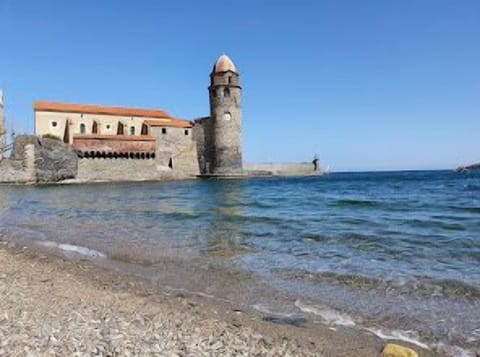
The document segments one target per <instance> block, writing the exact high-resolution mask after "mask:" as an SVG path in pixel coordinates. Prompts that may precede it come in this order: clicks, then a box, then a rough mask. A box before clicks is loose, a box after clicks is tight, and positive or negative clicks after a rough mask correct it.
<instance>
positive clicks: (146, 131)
mask: <svg viewBox="0 0 480 357" xmlns="http://www.w3.org/2000/svg"><path fill="white" fill-rule="evenodd" d="M142 135H148V125H147V124H142Z"/></svg>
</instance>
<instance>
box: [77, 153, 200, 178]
mask: <svg viewBox="0 0 480 357" xmlns="http://www.w3.org/2000/svg"><path fill="white" fill-rule="evenodd" d="M189 177H191V175H188V174H186V173H183V172H181V171H179V170H171V169H170V168H169V167H168V166H164V165H160V164H159V163H158V162H157V160H154V159H150V160H137V159H123V158H119V159H102V158H99V159H79V160H78V175H77V177H76V180H77V181H80V182H85V181H155V180H173V179H186V178H189Z"/></svg>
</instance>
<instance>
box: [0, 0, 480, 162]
mask: <svg viewBox="0 0 480 357" xmlns="http://www.w3.org/2000/svg"><path fill="white" fill-rule="evenodd" d="M0 33H1V42H0V87H2V88H3V89H4V91H5V96H6V105H7V108H6V114H7V115H8V118H9V119H10V120H11V119H13V120H14V121H15V126H16V128H17V131H18V132H32V130H33V113H32V101H33V100H35V99H49V100H60V101H69V102H80V103H95V104H112V105H125V106H139V107H157V108H162V109H165V110H167V111H168V112H170V113H172V114H174V115H177V116H180V117H183V118H186V119H192V118H195V117H199V116H204V115H208V111H209V107H208V93H207V86H208V82H209V76H208V75H209V72H210V70H211V68H212V65H213V63H214V61H215V60H216V58H217V57H218V56H219V55H220V54H221V53H222V52H226V53H227V54H228V55H229V56H230V57H231V58H232V59H233V61H234V62H235V64H236V66H237V68H238V69H239V70H240V72H241V80H242V85H243V88H244V92H243V120H244V121H243V123H244V126H243V127H244V156H245V160H246V161H302V160H311V159H312V157H313V154H315V153H318V155H319V156H320V158H321V160H322V162H323V163H325V164H327V165H330V166H331V168H332V169H335V170H362V169H363V170H369V169H408V168H412V169H419V168H427V169H428V168H450V167H454V166H456V165H457V164H460V163H468V162H475V161H480V1H478V0H472V1H459V0H449V1H447V0H417V1H409V0H388V1H386V0H378V1H369V0H362V1H359V0H351V1H347V0H332V1H321V0H311V1H302V0H300V1H299V0H297V1H293V0H291V1H280V0H276V1H273V0H263V1H262V0H257V1H254V0H251V1H245V0H242V1H193V0H192V1H180V0H178V1H177V0H176V1H154V0H151V1H143V0H138V1H133V0H132V1H118V0H95V1H94V0H82V1H59V0H58V1H53V0H42V1H37V0H35V1H34V0H31V1H23V0H0Z"/></svg>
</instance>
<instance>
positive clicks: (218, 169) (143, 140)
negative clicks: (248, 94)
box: [0, 54, 243, 179]
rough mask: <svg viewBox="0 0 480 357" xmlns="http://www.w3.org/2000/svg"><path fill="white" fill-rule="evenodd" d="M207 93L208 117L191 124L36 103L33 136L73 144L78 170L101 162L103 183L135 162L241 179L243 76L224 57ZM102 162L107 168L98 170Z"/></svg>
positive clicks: (128, 111) (131, 112) (116, 110)
mask: <svg viewBox="0 0 480 357" xmlns="http://www.w3.org/2000/svg"><path fill="white" fill-rule="evenodd" d="M208 91H209V99H210V116H209V117H204V118H200V119H196V120H192V121H189V120H185V119H181V118H178V117H175V116H172V115H171V114H169V113H167V112H166V111H164V110H159V109H142V108H128V107H118V106H104V105H90V104H71V103H62V102H52V101H35V102H34V106H33V109H34V120H35V134H36V135H39V136H44V135H48V136H52V137H56V138H58V139H60V140H62V141H63V142H64V143H67V144H69V145H71V147H72V148H73V149H74V150H75V151H76V153H77V155H78V157H79V160H80V165H79V170H81V169H82V168H89V167H93V166H92V165H91V164H88V162H87V161H92V160H93V161H94V160H97V163H96V164H95V165H94V167H95V171H97V174H98V176H99V177H98V178H99V179H101V178H102V177H101V176H102V172H104V171H105V170H107V171H108V170H110V168H113V167H114V166H115V163H117V164H120V163H121V165H123V167H128V164H127V162H130V163H132V162H134V161H137V162H135V163H134V164H132V165H131V166H132V167H135V170H138V169H139V167H140V169H144V170H150V171H151V170H153V171H155V170H157V171H159V173H161V172H164V171H165V170H166V168H168V169H169V170H172V171H174V172H175V173H177V174H178V175H180V176H181V175H209V176H210V175H212V176H225V175H227V176H228V175H241V174H242V171H243V170H242V143H241V132H242V130H241V102H240V97H241V87H240V81H239V73H238V71H237V69H236V67H235V65H234V64H233V62H232V61H231V59H230V58H229V57H228V56H227V55H225V54H223V55H221V56H220V57H219V58H218V60H217V61H216V62H215V64H214V66H213V70H212V72H211V74H210V86H209V88H208ZM0 129H1V128H0ZM139 160H143V161H150V163H145V164H142V163H139V162H138V161H139ZM98 161H100V162H102V163H104V170H99V169H98V167H99V165H101V164H99V163H98ZM151 162H154V164H152V163H151ZM142 167H143V168H142ZM91 174H92V172H89V175H90V176H91ZM150 174H152V173H150ZM178 175H177V176H178ZM147 176H148V177H151V176H152V175H147ZM154 176H155V172H153V177H154Z"/></svg>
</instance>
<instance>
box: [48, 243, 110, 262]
mask: <svg viewBox="0 0 480 357" xmlns="http://www.w3.org/2000/svg"><path fill="white" fill-rule="evenodd" d="M39 244H40V245H43V246H44V247H48V248H57V249H60V250H63V251H65V252H71V253H77V254H80V255H86V256H90V257H95V258H105V254H103V253H102V252H99V251H97V250H93V249H89V248H86V247H81V246H78V245H73V244H64V243H55V242H50V241H45V242H39Z"/></svg>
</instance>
